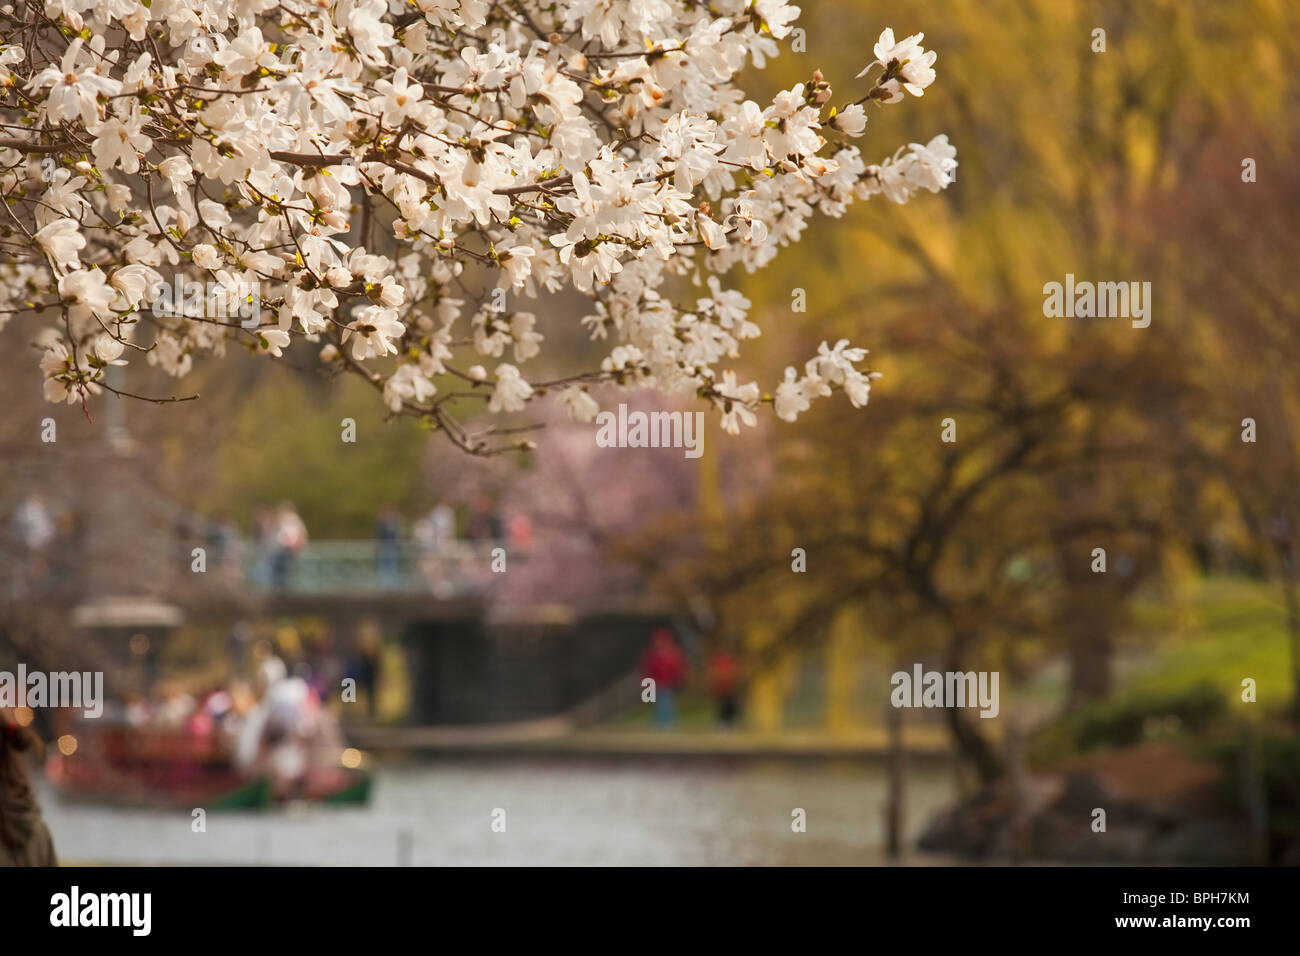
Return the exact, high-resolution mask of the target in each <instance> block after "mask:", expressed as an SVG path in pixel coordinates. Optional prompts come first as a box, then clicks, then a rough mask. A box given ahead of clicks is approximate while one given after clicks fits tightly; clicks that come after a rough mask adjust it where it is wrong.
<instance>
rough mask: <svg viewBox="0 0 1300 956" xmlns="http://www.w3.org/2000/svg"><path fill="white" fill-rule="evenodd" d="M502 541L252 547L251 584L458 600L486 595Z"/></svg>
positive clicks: (264, 587) (315, 591)
mask: <svg viewBox="0 0 1300 956" xmlns="http://www.w3.org/2000/svg"><path fill="white" fill-rule="evenodd" d="M501 547H505V542H502V541H454V542H449V543H447V544H444V545H441V546H438V547H426V546H422V545H420V544H417V543H416V542H413V541H409V540H400V541H379V540H359V541H355V540H354V541H348V540H322V541H311V542H310V543H309V544H308V545H307V546H306V547H305V548H303V549H302V550H301V551H300V552H298V553H296V554H288V555H287V554H285V553H283V552H276V551H274V550H257V549H256V548H254V549H252V553H249V554H246V555H245V558H244V574H245V577H246V579H247V581H248V583H249V584H250V585H251V586H252V587H254V588H255V589H258V590H262V591H281V592H287V593H295V594H340V593H371V592H376V591H394V592H404V593H415V594H432V595H435V596H438V597H457V596H466V595H473V594H478V593H481V592H482V591H484V590H485V589H486V587H487V585H488V583H489V582H490V580H491V575H492V558H493V551H494V549H496V548H501Z"/></svg>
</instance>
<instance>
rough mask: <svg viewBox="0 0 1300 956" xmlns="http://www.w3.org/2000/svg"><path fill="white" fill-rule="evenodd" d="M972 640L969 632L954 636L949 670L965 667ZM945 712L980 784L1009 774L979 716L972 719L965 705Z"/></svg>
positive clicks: (947, 708) (950, 649)
mask: <svg viewBox="0 0 1300 956" xmlns="http://www.w3.org/2000/svg"><path fill="white" fill-rule="evenodd" d="M970 643H971V637H970V635H969V634H967V633H965V632H958V633H956V634H954V635H953V637H952V640H951V642H950V644H949V646H948V654H947V659H946V663H945V665H944V666H945V667H946V669H947V670H949V671H961V670H963V668H962V666H961V661H962V659H963V658H964V657H965V653H966V648H967V647H968V646H969V645H970ZM943 715H944V720H945V722H946V723H947V724H948V732H949V733H950V734H952V739H953V742H954V743H955V744H956V745H957V749H958V751H959V752H960V753H961V755H962V756H963V757H965V758H966V759H967V760H969V761H970V762H971V765H972V766H973V767H974V768H975V773H976V774H977V775H978V776H979V781H980V783H990V782H992V781H994V780H997V779H999V778H1000V777H1002V776H1004V775H1005V774H1006V763H1005V761H1004V760H1003V759H1002V757H1001V755H1000V754H999V753H998V750H997V748H996V747H995V746H994V745H993V744H992V743H991V742H990V741H989V740H988V739H987V738H986V737H985V736H984V735H983V734H982V733H981V732H980V730H979V726H978V724H977V723H976V722H975V721H976V720H978V719H979V718H975V720H972V719H971V718H970V717H969V716H967V711H966V709H965V708H962V707H945V708H944V711H943Z"/></svg>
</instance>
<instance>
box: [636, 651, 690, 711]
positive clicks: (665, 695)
mask: <svg viewBox="0 0 1300 956" xmlns="http://www.w3.org/2000/svg"><path fill="white" fill-rule="evenodd" d="M641 672H642V674H644V675H645V676H646V677H649V678H650V679H651V680H653V681H654V682H655V684H654V689H655V723H656V724H658V725H659V726H660V727H670V726H672V725H673V724H675V723H676V722H677V688H679V687H680V686H681V685H682V683H683V682H684V681H685V680H686V655H685V654H683V653H682V649H681V648H680V647H678V646H677V642H676V641H675V640H673V632H672V631H670V630H668V628H666V627H661V628H659V629H658V630H656V631H655V632H654V636H653V638H652V639H651V644H650V648H649V650H647V651H646V652H645V657H643V658H642V660H641Z"/></svg>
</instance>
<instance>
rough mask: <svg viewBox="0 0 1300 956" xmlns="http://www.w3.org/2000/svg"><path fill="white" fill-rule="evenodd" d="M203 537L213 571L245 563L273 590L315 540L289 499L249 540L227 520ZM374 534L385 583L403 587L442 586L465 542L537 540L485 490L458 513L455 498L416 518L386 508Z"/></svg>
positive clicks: (525, 521) (518, 546)
mask: <svg viewBox="0 0 1300 956" xmlns="http://www.w3.org/2000/svg"><path fill="white" fill-rule="evenodd" d="M202 537H203V540H204V544H205V545H206V547H207V550H208V565H209V567H210V568H214V569H216V570H218V571H221V570H223V569H224V570H226V571H231V570H232V569H234V571H236V572H240V573H242V570H243V569H244V567H245V565H246V564H247V573H248V574H249V576H250V577H251V579H252V581H253V583H254V584H255V585H256V586H258V587H259V588H262V589H263V590H275V591H281V590H286V589H288V588H289V587H291V585H292V583H293V580H294V575H295V567H296V566H297V564H298V563H299V560H300V558H301V557H302V555H303V553H304V552H305V551H306V550H307V547H308V541H309V536H308V532H307V526H306V523H305V522H304V521H303V519H302V517H301V516H300V515H299V514H298V511H297V509H296V508H295V507H294V505H293V504H292V503H291V502H287V501H285V502H281V503H280V504H279V505H277V506H275V507H273V508H270V507H263V508H259V509H257V511H256V512H255V513H254V516H253V534H252V538H251V540H250V541H249V542H248V544H247V545H245V542H244V538H243V535H242V533H241V531H240V528H239V525H238V524H237V523H236V522H234V521H233V520H231V519H230V518H228V517H218V518H216V519H213V520H212V521H210V522H208V524H207V526H206V528H205V529H204V530H203V534H202ZM373 539H374V558H373V560H374V571H375V576H376V578H377V580H378V583H379V586H380V587H381V588H384V589H387V590H397V589H399V588H402V587H404V586H406V585H409V584H410V583H411V582H412V581H413V580H414V581H417V582H422V583H423V584H425V585H428V586H429V587H430V588H432V589H433V590H437V589H438V588H439V586H441V585H444V584H446V583H447V582H449V581H450V580H452V579H453V578H454V577H455V575H456V569H457V568H458V567H459V565H460V564H461V563H463V560H464V558H465V549H466V546H468V547H470V548H472V547H474V546H475V545H485V544H497V543H500V544H503V545H505V546H507V547H509V548H510V549H511V550H512V551H515V552H518V551H526V550H528V549H529V548H531V547H532V544H533V526H532V522H531V520H530V519H529V518H528V516H527V515H525V514H522V513H512V514H510V515H509V516H503V514H502V512H501V510H500V508H499V506H498V502H497V501H496V499H495V498H494V497H493V496H491V495H486V494H485V495H480V496H479V497H478V498H476V499H475V501H474V502H473V503H472V504H471V505H469V506H468V507H464V508H461V509H459V512H458V509H457V508H456V507H454V506H453V505H452V504H451V503H449V502H446V501H443V502H439V503H438V504H437V505H435V506H433V507H432V508H430V509H429V510H428V511H427V512H426V513H425V514H423V515H422V516H421V517H419V518H417V519H416V520H415V521H413V522H408V520H407V519H406V518H405V517H404V516H403V515H402V513H401V511H400V510H399V509H398V508H397V507H396V506H395V505H392V504H388V505H384V506H383V507H382V508H381V509H380V511H379V513H378V515H377V516H376V518H375V523H374V531H373ZM246 547H249V548H251V549H252V553H251V556H250V555H248V554H247V553H246ZM250 557H251V560H249V558H250Z"/></svg>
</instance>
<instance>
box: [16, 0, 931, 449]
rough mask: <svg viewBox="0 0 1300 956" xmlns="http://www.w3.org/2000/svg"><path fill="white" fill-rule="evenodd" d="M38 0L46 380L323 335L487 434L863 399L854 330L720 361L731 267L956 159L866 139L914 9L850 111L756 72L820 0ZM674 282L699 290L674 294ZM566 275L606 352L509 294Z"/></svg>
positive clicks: (893, 95)
mask: <svg viewBox="0 0 1300 956" xmlns="http://www.w3.org/2000/svg"><path fill="white" fill-rule="evenodd" d="M41 5H42V4H41V0H37V8H39V7H40V6H41ZM43 7H44V9H43V11H42V12H34V9H27V8H22V11H20V12H14V13H13V15H12V16H9V17H7V18H0V114H3V118H2V119H0V122H2V123H3V128H4V131H3V132H0V192H2V193H3V197H4V203H5V206H6V212H7V215H6V216H5V217H4V222H3V223H0V243H3V246H4V255H3V256H0V328H2V327H3V325H4V324H5V323H6V322H8V321H10V320H11V318H12V317H13V316H14V315H21V314H23V313H27V312H31V313H34V314H35V315H37V316H38V317H39V321H42V322H44V323H45V326H44V327H43V328H41V329H40V330H39V334H38V336H37V342H36V344H37V346H38V348H39V349H40V353H39V354H41V356H42V357H41V359H40V366H41V369H42V371H43V373H44V375H45V394H46V397H47V398H48V399H49V400H51V401H58V402H63V401H67V402H85V400H86V399H87V398H88V397H89V396H93V395H95V394H97V393H98V392H100V391H101V390H104V389H109V390H112V389H114V385H113V384H112V380H110V379H107V378H106V370H107V368H108V367H109V366H112V365H121V364H124V363H126V362H128V361H130V360H134V359H137V358H139V357H141V356H143V357H144V358H145V360H146V362H147V363H148V364H149V365H151V366H154V367H157V368H160V369H163V370H164V371H166V372H167V373H169V374H171V375H173V376H176V377H181V376H184V375H185V374H187V373H188V372H189V371H190V369H191V368H192V366H193V364H194V362H195V361H196V360H200V359H202V358H203V357H204V356H205V355H212V356H221V355H223V354H225V352H226V351H227V347H228V346H229V345H230V344H232V342H238V341H242V342H244V343H246V344H247V345H248V347H249V350H250V351H252V352H254V353H259V354H267V355H270V356H281V355H282V354H284V353H285V352H286V351H288V350H291V349H294V347H295V345H296V341H295V340H301V339H306V340H308V343H309V344H308V346H307V348H308V349H310V350H311V354H315V355H316V356H318V357H319V361H320V362H322V363H324V364H327V365H330V366H334V367H337V368H338V369H339V370H340V371H346V372H349V373H354V374H358V375H360V376H362V377H363V378H364V379H365V380H366V381H368V382H370V383H371V384H372V385H373V386H374V387H375V388H376V389H377V391H378V392H379V393H380V395H381V396H382V400H383V402H384V403H385V405H386V406H387V407H388V408H389V409H390V410H391V411H393V412H394V413H401V414H412V415H417V416H420V417H422V418H424V419H426V420H427V421H429V423H430V424H432V425H433V426H434V427H436V428H438V429H441V430H442V431H444V432H445V433H446V434H448V435H449V437H450V438H451V439H452V440H453V441H454V442H455V443H456V444H458V445H460V446H461V447H463V448H466V449H468V450H470V451H475V452H489V451H494V450H498V449H500V448H504V447H515V446H517V445H518V443H517V442H513V443H512V442H510V441H498V440H495V439H494V435H495V436H504V435H505V434H506V432H507V430H508V429H509V430H516V426H515V425H514V424H513V423H511V424H509V425H501V426H497V425H493V424H491V418H490V417H489V418H486V419H484V418H479V419H475V420H473V421H471V416H473V415H474V413H475V412H483V411H485V412H487V413H489V416H490V415H492V414H496V415H513V414H515V413H518V412H520V411H522V410H523V409H525V408H526V407H527V405H528V404H529V403H530V402H533V401H537V400H539V399H542V398H548V399H549V400H553V401H558V402H559V403H560V404H561V406H562V407H564V408H565V409H566V410H567V411H568V413H569V414H570V415H571V416H572V417H573V418H574V419H576V420H578V421H591V420H592V419H593V418H594V417H595V415H596V413H597V412H598V411H599V408H600V406H599V404H598V396H599V393H600V389H601V387H606V388H647V387H649V388H656V389H659V390H661V391H662V392H665V393H677V394H681V395H683V396H698V397H699V398H700V399H702V400H703V401H705V402H707V403H710V404H711V405H713V406H714V407H715V408H716V410H717V412H718V413H719V414H720V415H721V419H722V424H723V427H724V428H725V429H726V430H727V431H730V432H735V431H737V430H739V427H740V426H741V425H752V424H754V423H755V421H756V416H755V412H756V411H757V410H758V408H759V407H760V406H761V405H762V404H765V403H768V404H772V405H773V406H774V407H775V411H776V414H777V416H778V417H779V418H781V419H783V420H787V421H793V420H795V419H796V418H797V416H798V415H799V414H800V413H801V412H803V411H804V410H806V409H807V408H808V407H809V403H810V402H811V400H812V399H814V398H819V397H823V396H826V395H829V394H831V393H832V392H833V391H835V390H842V391H843V392H844V393H845V394H846V396H847V397H848V398H849V400H850V402H852V404H853V405H855V406H859V405H862V404H865V402H866V401H867V394H868V391H869V386H870V380H871V378H872V375H871V374H870V373H868V372H865V371H863V370H862V369H860V368H859V367H858V363H860V362H862V361H863V360H864V359H865V356H866V352H865V350H863V349H861V348H853V347H850V346H849V344H848V343H847V342H844V341H841V342H838V343H836V345H835V346H834V347H833V348H832V347H831V346H830V345H828V344H827V343H823V344H822V347H821V350H820V351H819V353H818V355H817V356H815V357H814V358H813V359H811V360H810V361H808V362H807V363H806V364H805V366H804V371H803V373H802V374H800V373H799V372H798V371H797V370H796V368H795V367H793V366H792V367H791V368H788V369H786V372H785V379H784V381H782V382H781V383H780V384H779V385H778V386H777V388H776V390H775V394H774V395H766V394H764V393H763V391H762V390H761V389H760V387H759V386H758V384H757V383H754V382H749V383H744V384H742V383H741V382H740V381H739V380H738V379H737V377H736V373H735V372H734V371H733V370H732V369H731V368H725V369H722V368H719V364H720V363H724V362H725V363H727V364H728V365H731V364H732V363H734V362H735V360H736V359H738V358H739V357H740V352H741V346H742V344H743V343H744V342H745V341H746V340H748V339H752V338H755V337H757V336H758V335H759V333H760V328H759V325H758V324H757V323H756V321H755V320H754V316H752V315H751V303H750V302H749V300H748V299H746V298H745V297H744V296H743V295H741V294H740V293H739V292H737V291H736V290H735V289H732V288H727V283H726V280H725V277H726V276H727V275H728V274H729V273H731V272H732V270H734V269H735V268H736V267H740V268H743V269H745V270H748V271H754V270H756V269H759V268H761V267H762V266H764V265H765V264H766V263H768V262H769V261H770V260H771V259H772V258H773V256H775V255H776V253H777V251H778V250H779V249H780V248H781V247H782V246H784V245H786V244H788V243H791V242H794V241H797V240H798V239H799V238H800V237H801V236H802V234H803V232H804V230H805V228H806V226H807V224H808V222H809V220H810V219H811V217H812V216H813V215H814V214H816V213H821V214H823V215H828V216H840V215H843V213H844V212H845V210H846V209H847V207H848V205H849V203H851V202H852V201H853V200H855V199H866V198H870V197H871V196H874V195H876V194H883V195H884V196H885V197H886V198H887V199H889V200H891V201H894V202H903V201H905V200H907V199H908V198H909V197H910V196H912V195H913V194H914V193H916V192H918V191H920V190H928V191H931V192H935V191H938V190H939V189H942V188H944V187H945V186H947V185H948V184H949V183H950V182H951V181H952V179H953V177H954V175H955V169H956V165H957V162H956V159H955V156H956V152H955V150H954V149H953V147H952V146H951V145H949V143H948V140H947V137H946V136H942V135H940V136H936V137H935V138H933V139H931V140H930V142H929V143H927V144H924V145H922V144H918V143H912V144H909V145H907V146H905V147H902V148H900V149H899V150H898V151H897V152H895V153H894V154H893V155H892V156H891V157H890V158H889V159H886V160H885V161H884V162H882V163H880V164H878V165H867V164H866V162H865V161H864V160H863V158H862V155H861V153H860V152H859V150H858V147H857V146H856V145H854V143H853V142H852V140H853V139H855V138H856V137H859V136H861V135H862V134H863V133H864V132H865V131H866V128H867V113H866V111H865V109H864V106H866V105H870V104H873V103H874V104H876V105H877V106H879V105H882V104H888V103H892V102H896V101H898V100H901V99H903V98H904V97H905V94H911V95H913V96H920V95H921V94H922V92H923V91H924V90H925V89H926V88H927V87H928V86H929V85H930V84H931V83H932V82H933V81H934V78H935V73H934V62H935V54H934V53H933V52H932V51H926V50H925V49H923V48H922V46H921V42H920V41H921V40H922V35H921V34H919V33H918V34H916V35H914V36H909V37H907V38H905V39H903V40H901V41H896V40H895V38H894V33H893V31H892V30H885V31H884V32H883V33H882V34H881V35H880V40H879V42H878V43H877V44H876V45H875V49H874V52H875V57H876V59H875V61H874V62H873V63H872V64H869V65H868V67H867V70H865V71H864V75H865V74H866V73H868V72H870V71H872V70H873V69H877V68H878V70H879V72H878V74H877V75H876V78H875V79H874V81H872V82H871V84H870V85H867V84H866V83H864V84H863V88H862V89H860V90H859V91H857V93H856V94H855V95H854V96H851V97H849V98H848V99H849V101H848V102H840V103H839V104H836V103H833V102H832V99H833V97H832V93H831V88H830V85H829V84H828V83H827V82H826V81H825V80H824V78H823V77H822V75H821V74H820V73H819V72H818V73H814V74H813V75H812V76H811V77H810V78H809V80H808V81H806V82H804V83H800V84H797V85H796V86H794V87H793V88H792V89H788V90H784V91H782V92H780V93H778V94H777V95H776V96H775V97H774V98H773V99H772V101H771V102H770V103H767V104H763V103H759V102H755V101H754V100H753V99H750V98H749V97H747V96H746V94H745V92H744V91H743V90H742V89H741V88H740V87H739V86H738V85H737V78H738V76H739V75H740V73H741V71H742V70H743V69H745V68H746V66H748V65H754V66H757V67H760V68H761V67H762V66H763V65H764V64H765V63H766V60H767V58H769V57H771V56H774V55H776V54H777V53H778V52H779V49H780V47H781V45H782V41H783V40H785V39H786V38H787V37H788V36H789V35H790V33H791V29H792V26H791V25H792V23H793V22H794V20H795V18H796V17H797V16H798V14H799V8H798V7H796V6H792V5H790V4H788V3H785V2H783V0H712V2H711V3H708V4H702V3H698V2H694V0H545V2H542V0H514V2H511V3H489V2H487V0H279V2H272V0H152V2H151V3H149V4H148V5H146V4H142V3H138V2H125V0H123V2H109V3H102V2H97V0H44V3H43ZM675 279H678V280H680V279H684V280H687V281H688V282H690V281H693V282H697V283H699V284H700V288H701V291H700V292H699V293H697V294H694V295H688V296H687V301H684V302H674V301H672V300H671V299H669V298H668V297H667V294H666V290H667V289H668V288H669V287H673V288H677V287H680V285H681V283H680V282H673V281H672V280H675ZM192 284H198V286H199V287H200V288H201V289H202V291H201V292H200V293H199V294H198V296H197V297H196V298H195V299H194V300H193V303H191V298H190V293H189V292H188V291H184V292H183V293H182V290H188V289H189V288H190V287H191V285H192ZM172 290H175V293H176V294H175V295H174V294H173V293H172ZM250 290H251V291H250ZM564 290H571V291H576V292H577V293H580V294H581V295H582V296H584V297H585V298H586V299H587V300H588V301H589V302H590V306H589V308H588V309H586V310H585V311H586V314H585V315H584V316H582V318H581V325H582V327H583V329H585V331H586V332H587V334H588V335H589V336H590V337H591V338H592V340H593V341H595V342H597V343H600V347H601V348H602V349H606V350H607V351H606V352H605V355H604V358H603V359H601V360H600V361H599V362H593V367H591V368H589V369H588V370H587V371H577V372H575V371H574V370H573V369H572V367H571V366H572V360H571V357H570V361H567V362H566V361H565V360H564V358H565V357H563V356H557V355H555V354H553V353H552V351H551V350H548V349H547V347H546V339H545V334H544V325H543V322H542V318H544V319H546V320H547V321H548V322H549V323H551V324H552V327H553V323H554V322H558V321H562V318H560V316H558V315H557V314H556V309H555V307H554V306H553V305H552V304H550V303H544V302H540V301H539V302H537V303H536V305H534V306H533V307H531V308H517V307H516V306H518V305H520V304H523V300H537V299H539V298H540V297H542V296H547V295H550V294H552V293H557V292H562V291H564ZM176 295H181V298H182V299H183V301H182V302H180V303H177V302H176V301H175V299H176ZM691 300H693V302H692V301H691ZM556 301H564V300H563V299H559V300H556ZM191 304H193V305H194V307H193V308H191ZM539 317H541V318H539ZM546 331H550V330H549V329H547V330H546ZM564 338H565V339H566V340H567V338H568V337H567V336H566V337H564ZM489 365H491V366H494V367H495V371H494V372H492V373H491V374H489V372H488V370H487V367H488V366H489ZM557 369H563V370H564V371H563V372H562V373H557V372H556V371H555V370H557ZM485 421H486V422H487V424H484V422H485Z"/></svg>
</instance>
